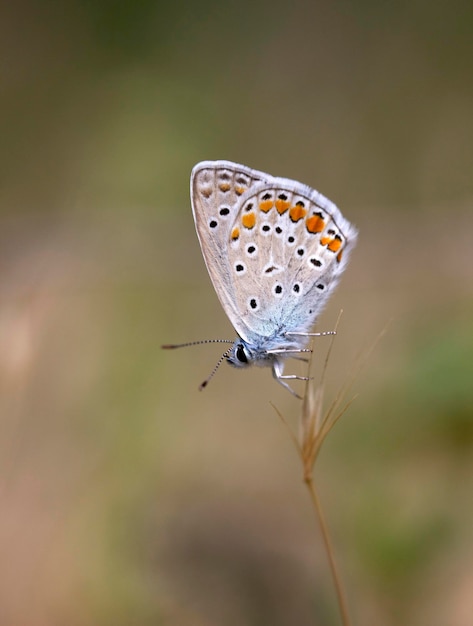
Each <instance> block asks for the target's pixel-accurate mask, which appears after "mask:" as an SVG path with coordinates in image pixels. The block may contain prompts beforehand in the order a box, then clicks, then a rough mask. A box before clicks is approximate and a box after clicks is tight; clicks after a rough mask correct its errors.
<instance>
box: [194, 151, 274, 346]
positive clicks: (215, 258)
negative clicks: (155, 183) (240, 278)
mask: <svg viewBox="0 0 473 626" xmlns="http://www.w3.org/2000/svg"><path fill="white" fill-rule="evenodd" d="M263 180H265V181H270V180H272V176H270V175H268V174H265V173H263V172H258V171H256V170H253V169H251V168H249V167H246V166H244V165H238V164H237V163H232V162H231V161H202V162H201V163H198V164H197V165H196V166H195V167H194V168H193V170H192V174H191V202H192V211H193V214H194V221H195V226H196V230H197V236H198V238H199V242H200V246H201V248H202V254H203V256H204V260H205V264H206V266H207V270H208V272H209V274H210V278H211V280H212V283H213V286H214V288H215V291H216V293H217V296H218V298H219V300H220V303H221V305H222V307H223V309H224V311H225V313H226V314H227V316H228V318H229V319H230V322H231V323H232V324H233V326H234V328H235V330H236V331H237V333H238V334H239V335H240V336H241V337H242V338H243V339H248V332H249V329H248V328H247V327H246V325H245V324H244V323H242V319H241V314H240V311H239V310H238V305H237V299H236V294H235V288H237V287H238V285H237V284H235V282H234V280H233V279H232V277H233V270H232V269H231V267H230V265H229V259H228V247H229V242H230V241H231V232H232V228H233V224H234V223H235V220H236V218H237V215H238V214H239V212H240V207H241V198H242V197H243V196H244V195H245V194H247V193H248V191H249V190H251V189H253V188H254V187H255V185H256V184H258V183H260V182H261V181H263Z"/></svg>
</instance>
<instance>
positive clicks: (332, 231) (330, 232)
mask: <svg viewBox="0 0 473 626" xmlns="http://www.w3.org/2000/svg"><path fill="white" fill-rule="evenodd" d="M327 234H329V235H335V231H334V230H333V228H331V229H330V230H328V231H327Z"/></svg>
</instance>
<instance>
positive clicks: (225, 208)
mask: <svg viewBox="0 0 473 626" xmlns="http://www.w3.org/2000/svg"><path fill="white" fill-rule="evenodd" d="M219 213H220V215H228V214H229V213H230V209H229V208H228V207H226V206H225V207H223V208H221V209H220V211H219Z"/></svg>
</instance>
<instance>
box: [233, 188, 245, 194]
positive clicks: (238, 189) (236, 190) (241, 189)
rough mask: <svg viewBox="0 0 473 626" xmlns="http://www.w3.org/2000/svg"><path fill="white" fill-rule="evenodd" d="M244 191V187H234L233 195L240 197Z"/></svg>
mask: <svg viewBox="0 0 473 626" xmlns="http://www.w3.org/2000/svg"><path fill="white" fill-rule="evenodd" d="M244 191H245V188H244V187H235V193H236V195H237V196H241V194H242V193H243V192H244Z"/></svg>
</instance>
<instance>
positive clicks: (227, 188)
mask: <svg viewBox="0 0 473 626" xmlns="http://www.w3.org/2000/svg"><path fill="white" fill-rule="evenodd" d="M218 188H219V189H220V191H230V185H229V184H228V183H220V185H219V186H218Z"/></svg>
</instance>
